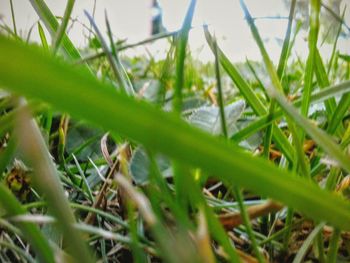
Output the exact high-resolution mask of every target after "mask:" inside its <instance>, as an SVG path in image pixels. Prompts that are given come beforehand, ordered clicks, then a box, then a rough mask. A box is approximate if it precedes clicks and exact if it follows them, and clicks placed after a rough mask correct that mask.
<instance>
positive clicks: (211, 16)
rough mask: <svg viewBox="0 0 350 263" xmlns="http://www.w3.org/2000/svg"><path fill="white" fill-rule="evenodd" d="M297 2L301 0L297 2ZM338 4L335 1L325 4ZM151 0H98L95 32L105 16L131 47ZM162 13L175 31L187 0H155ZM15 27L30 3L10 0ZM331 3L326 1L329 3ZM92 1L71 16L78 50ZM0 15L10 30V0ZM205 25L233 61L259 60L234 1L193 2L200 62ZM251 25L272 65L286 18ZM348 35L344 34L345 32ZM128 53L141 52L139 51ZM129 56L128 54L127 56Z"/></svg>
mask: <svg viewBox="0 0 350 263" xmlns="http://www.w3.org/2000/svg"><path fill="white" fill-rule="evenodd" d="M299 1H301V0H299ZM329 1H332V2H337V0H329ZM46 2H47V4H48V6H49V7H50V8H51V10H52V11H53V12H54V14H55V15H57V16H62V15H63V13H64V8H65V5H66V1H62V0H47V1H46ZM151 2H152V1H150V0H100V1H97V3H96V9H95V19H96V23H97V25H98V26H99V28H100V30H101V31H103V32H105V31H106V30H105V22H104V12H105V10H106V11H107V14H108V18H109V20H110V23H111V27H112V30H113V33H114V35H115V37H116V39H127V41H128V43H134V42H137V41H140V40H143V39H145V38H147V37H149V33H150V28H151V22H150V21H151V16H152V10H151V5H152V3H151ZM159 2H160V4H161V6H162V9H163V22H164V25H165V27H166V28H167V29H168V30H169V31H172V30H177V29H179V28H180V26H181V23H182V20H183V17H184V15H185V13H186V9H187V7H188V4H189V0H160V1H159ZM285 2H286V1H285V0H246V3H247V5H248V8H249V10H250V12H251V14H252V15H253V16H254V17H266V16H281V17H287V16H288V13H289V7H288V6H287V5H286V3H285ZM13 3H14V9H15V17H16V22H17V28H18V30H19V31H20V33H21V35H23V36H26V34H27V33H28V31H29V29H30V27H31V26H33V24H35V22H36V21H37V19H38V17H37V15H36V14H35V12H34V10H33V8H32V6H31V5H30V2H29V0H13ZM330 4H331V3H330ZM345 5H347V7H348V8H347V12H346V15H345V20H346V23H347V24H348V25H349V24H350V0H343V1H342V4H341V10H342V9H343V8H344V6H345ZM93 7H94V1H92V0H90V1H88V0H76V3H75V6H74V10H73V16H72V17H73V18H75V19H77V22H75V23H74V25H73V27H72V28H71V29H70V31H69V35H70V37H71V39H72V40H73V42H74V43H75V44H76V45H77V46H78V47H84V46H86V44H87V42H86V37H84V36H87V35H88V31H87V30H86V29H84V28H83V27H82V25H81V23H84V24H85V25H89V24H88V22H87V19H86V17H85V16H84V14H83V11H84V10H87V11H88V12H90V14H91V13H92V10H93ZM0 14H1V17H2V22H3V23H6V24H7V25H9V26H11V27H12V20H11V12H10V3H9V0H0ZM204 23H207V24H209V25H210V30H211V31H212V32H213V33H215V35H216V37H217V38H218V42H219V45H220V46H221V47H222V49H223V50H224V51H225V53H226V54H227V55H228V57H229V58H230V59H231V60H232V61H244V60H245V58H246V57H248V58H249V59H252V60H260V54H259V50H258V48H257V46H256V44H255V42H254V40H253V38H252V36H251V33H250V31H249V28H248V26H247V24H246V22H245V21H244V19H243V12H242V10H241V7H240V5H239V1H238V0H215V1H214V0H198V1H197V7H196V12H195V16H194V21H193V26H194V29H193V30H192V31H191V34H190V40H189V43H190V46H191V48H192V50H193V51H194V55H195V56H196V57H198V58H200V59H201V60H204V61H207V60H211V59H212V55H211V52H210V50H209V49H208V47H207V46H206V44H205V39H204V37H203V30H202V28H201V25H202V24H204ZM256 24H257V26H258V28H259V30H260V34H261V35H262V37H263V39H264V40H265V44H266V47H267V50H268V52H269V54H270V56H271V57H272V59H273V60H274V61H276V60H277V59H278V57H279V54H280V50H281V42H282V40H283V37H284V34H285V30H286V26H287V19H259V20H256ZM346 32H347V35H348V36H349V34H350V33H349V31H346ZM306 38H307V32H305V31H304V32H301V33H300V35H299V37H298V38H297V41H296V45H295V48H294V50H293V51H294V52H293V55H294V56H296V55H299V56H301V57H303V58H305V56H306V54H307V52H308V48H307V42H306ZM31 39H32V40H34V41H38V32H37V28H36V27H35V28H34V30H33V33H32V35H31ZM164 43H165V42H164V41H163V42H162V41H160V42H158V43H157V44H155V45H152V46H148V48H149V49H150V50H151V51H152V52H155V53H157V52H158V53H160V54H162V52H163V51H164ZM338 48H339V49H340V50H341V51H342V52H343V53H350V41H349V37H348V38H344V37H342V38H340V39H339V42H338ZM129 52H134V54H135V52H141V53H142V52H145V48H144V47H141V48H138V49H136V50H135V49H134V50H132V51H129ZM321 52H322V54H323V56H324V57H327V56H328V54H330V52H331V45H327V44H324V45H322V47H321ZM131 54H132V53H131Z"/></svg>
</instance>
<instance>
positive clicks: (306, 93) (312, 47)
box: [301, 0, 321, 141]
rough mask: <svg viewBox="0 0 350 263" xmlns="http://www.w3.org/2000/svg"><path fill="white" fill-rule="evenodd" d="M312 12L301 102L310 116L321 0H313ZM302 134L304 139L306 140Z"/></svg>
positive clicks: (304, 114) (303, 108) (306, 114)
mask: <svg viewBox="0 0 350 263" xmlns="http://www.w3.org/2000/svg"><path fill="white" fill-rule="evenodd" d="M310 5H311V13H310V30H309V39H308V44H309V56H308V58H307V61H306V69H305V75H304V89H303V94H302V102H301V114H302V115H303V116H305V117H308V113H309V106H310V97H311V92H312V80H313V75H314V68H315V56H316V50H317V36H318V30H319V26H320V21H319V14H320V8H321V1H320V0H311V1H310ZM303 137H304V136H302V138H301V139H302V141H303V140H304V138H303Z"/></svg>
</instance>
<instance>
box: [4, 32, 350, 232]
mask: <svg viewBox="0 0 350 263" xmlns="http://www.w3.org/2000/svg"><path fill="white" fill-rule="evenodd" d="M0 49H2V50H6V51H7V52H2V53H0V83H1V85H3V86H4V87H6V88H7V89H10V90H12V91H14V92H17V93H21V94H23V95H25V96H28V97H32V98H38V99H41V100H44V101H46V102H47V103H49V104H51V105H52V106H54V107H55V108H57V109H60V110H63V111H66V112H68V113H70V114H72V116H73V117H77V118H82V119H85V120H89V121H90V122H91V123H94V124H96V125H99V126H102V127H103V128H104V129H106V130H110V131H113V132H118V133H120V134H122V135H124V136H127V137H128V138H130V139H133V140H136V141H139V142H141V143H143V144H144V145H145V146H146V147H148V148H151V149H154V150H155V151H159V152H162V153H165V154H167V155H168V156H169V157H172V158H174V159H176V160H178V161H181V162H183V163H185V164H188V165H192V166H199V167H201V168H203V169H204V170H206V171H207V172H209V173H212V174H214V175H215V176H216V177H217V178H219V179H221V180H223V181H224V182H226V183H229V184H233V183H234V184H235V185H238V186H242V187H245V188H247V189H250V190H252V191H254V192H256V193H259V194H261V195H266V196H269V197H271V198H274V199H276V200H279V201H280V202H282V203H285V204H286V205H289V206H291V207H293V208H295V209H297V210H299V211H301V212H303V213H305V214H306V215H308V216H311V217H312V218H314V219H320V220H325V221H328V222H330V223H331V224H333V225H334V226H337V227H339V228H342V229H344V230H349V229H350V226H349V221H350V204H349V202H347V201H345V200H344V199H342V198H340V197H339V196H335V195H333V194H331V193H329V192H326V191H323V190H321V189H320V188H318V187H317V186H316V185H314V184H312V183H310V182H307V181H305V180H303V179H301V178H298V177H296V176H294V175H292V174H290V173H289V172H287V171H283V170H281V169H279V168H276V167H275V166H274V165H272V164H270V163H268V162H267V161H266V160H262V159H259V158H254V157H252V156H251V155H250V154H247V153H244V152H242V151H241V150H240V149H239V148H237V147H234V146H232V145H231V146H230V145H228V143H226V142H223V141H222V140H220V139H218V138H214V137H212V136H210V135H208V134H206V133H204V132H201V131H199V130H197V129H195V128H193V127H191V126H189V124H187V123H186V122H184V121H182V120H180V119H179V117H177V116H174V114H171V113H165V112H162V111H159V110H158V109H156V108H154V107H152V106H150V105H148V104H147V103H145V102H142V101H135V100H134V99H132V98H130V97H128V96H126V95H123V94H121V93H119V92H117V91H116V90H115V89H114V88H113V87H111V86H109V85H108V84H103V83H100V82H99V81H98V80H96V79H95V78H94V77H92V76H91V75H89V74H86V72H84V71H83V70H81V69H80V70H79V69H77V68H74V69H73V68H70V67H69V66H67V65H66V64H64V63H63V62H60V61H56V60H54V59H52V58H50V57H48V56H46V55H45V54H42V52H40V51H38V50H37V49H36V48H35V47H29V46H24V45H23V44H21V43H16V42H14V41H12V40H9V39H6V38H4V37H0ZM19 58H21V61H22V63H17V61H18V59H19ZM18 72H21V78H19V77H18ZM62 76H65V77H64V78H62ZM29 87H30V88H29ZM126 108H127V109H128V112H125V109H126ZM293 115H294V113H293ZM298 116H299V115H298ZM111 120H118V121H111ZM302 120H303V119H302ZM301 124H303V122H302V123H301ZM307 124H308V125H310V124H309V122H307ZM155 125H157V129H154V127H155ZM314 129H316V128H315V127H314ZM312 131H314V130H312ZM317 132H318V129H317ZM321 135H322V134H321ZM327 138H328V136H327V137H326V139H327ZM322 139H323V137H322ZM332 145H334V143H332ZM337 153H338V152H337ZM346 161H347V164H346V166H349V162H348V160H347V158H346ZM253 162H254V166H252V165H251V164H252V163H253ZM241 175H244V176H241Z"/></svg>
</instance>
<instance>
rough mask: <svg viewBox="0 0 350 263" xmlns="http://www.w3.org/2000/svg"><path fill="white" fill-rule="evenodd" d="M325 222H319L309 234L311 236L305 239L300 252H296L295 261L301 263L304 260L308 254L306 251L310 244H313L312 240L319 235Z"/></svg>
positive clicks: (294, 262)
mask: <svg viewBox="0 0 350 263" xmlns="http://www.w3.org/2000/svg"><path fill="white" fill-rule="evenodd" d="M324 225H325V223H320V224H318V225H317V226H316V227H315V228H314V230H312V232H311V233H310V234H309V236H308V237H307V238H306V239H305V241H304V243H303V245H302V246H301V248H300V249H299V250H298V253H297V254H296V256H295V258H294V260H293V263H301V262H304V261H303V260H304V257H305V256H306V253H307V252H308V251H309V248H310V246H312V242H313V241H314V240H315V238H316V237H317V235H318V233H319V232H320V231H322V229H323V227H324Z"/></svg>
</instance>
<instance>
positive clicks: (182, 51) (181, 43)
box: [173, 0, 196, 112]
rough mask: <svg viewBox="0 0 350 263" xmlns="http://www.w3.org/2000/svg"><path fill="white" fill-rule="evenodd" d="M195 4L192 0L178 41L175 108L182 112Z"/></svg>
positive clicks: (194, 0)
mask: <svg viewBox="0 0 350 263" xmlns="http://www.w3.org/2000/svg"><path fill="white" fill-rule="evenodd" d="M195 6H196V0H191V3H190V6H189V7H188V10H187V13H186V17H185V19H184V21H183V24H182V27H181V30H180V32H179V35H178V39H177V43H176V82H175V91H174V101H173V107H174V108H173V110H174V111H176V112H180V111H181V108H182V90H183V88H184V87H183V85H184V68H185V57H186V46H187V40H188V32H189V31H190V29H191V25H192V19H193V14H194V9H195Z"/></svg>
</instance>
